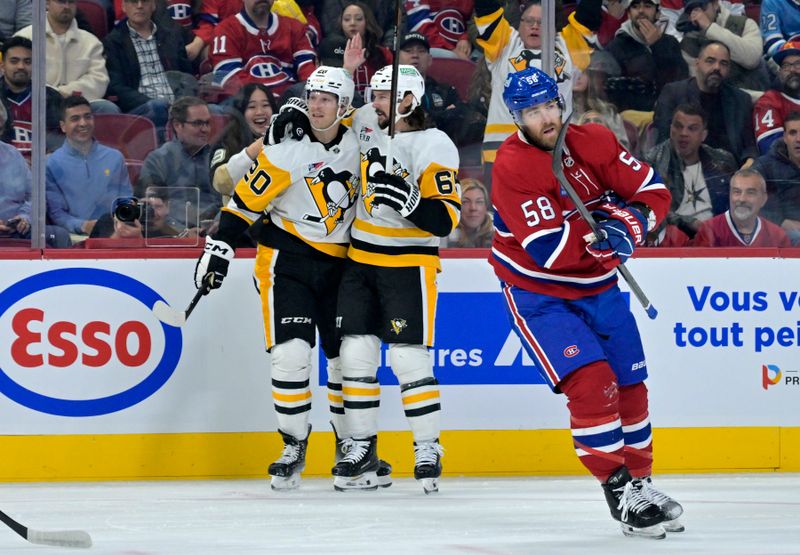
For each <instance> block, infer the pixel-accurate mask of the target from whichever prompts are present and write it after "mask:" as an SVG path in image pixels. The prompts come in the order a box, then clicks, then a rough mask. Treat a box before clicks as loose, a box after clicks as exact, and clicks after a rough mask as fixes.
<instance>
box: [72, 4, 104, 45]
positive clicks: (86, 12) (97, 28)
mask: <svg viewBox="0 0 800 555" xmlns="http://www.w3.org/2000/svg"><path fill="white" fill-rule="evenodd" d="M78 11H79V12H80V13H81V14H83V17H84V18H86V21H87V22H88V23H89V25H90V26H91V27H92V32H93V33H94V35H95V36H96V37H97V38H98V39H100V40H103V39H104V38H105V36H106V35H107V34H108V13H107V12H106V8H105V6H104V5H103V4H101V3H100V2H99V1H98V0H78Z"/></svg>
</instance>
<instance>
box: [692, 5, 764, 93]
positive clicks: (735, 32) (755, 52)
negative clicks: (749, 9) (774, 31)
mask: <svg viewBox="0 0 800 555" xmlns="http://www.w3.org/2000/svg"><path fill="white" fill-rule="evenodd" d="M683 5H684V11H683V14H682V15H681V16H680V17H679V18H678V23H677V27H678V30H679V31H682V32H683V33H684V34H683V39H682V40H681V50H682V51H683V57H684V59H685V60H686V63H687V64H688V66H689V70H690V71H691V70H692V68H694V67H695V62H696V59H697V56H698V54H699V53H700V49H701V47H702V46H703V45H704V44H705V43H706V42H708V41H719V42H721V43H722V44H724V45H725V46H727V47H728V50H729V51H730V58H731V67H730V76H729V79H730V82H731V84H733V85H734V86H735V87H739V88H742V89H749V90H753V91H763V90H764V89H766V88H767V86H769V73H768V71H767V67H766V65H765V64H764V61H763V59H762V58H761V52H762V51H763V48H764V41H763V39H762V38H761V31H760V30H759V28H758V23H756V22H755V21H753V20H752V19H749V18H748V17H747V16H744V15H733V14H732V13H731V12H730V10H728V8H726V7H725V6H724V5H722V3H721V2H720V0H683Z"/></svg>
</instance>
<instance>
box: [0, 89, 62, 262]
mask: <svg viewBox="0 0 800 555" xmlns="http://www.w3.org/2000/svg"><path fill="white" fill-rule="evenodd" d="M7 117H8V114H7V113H6V108H5V106H4V105H3V104H2V103H0V127H2V126H3V123H4V122H5V121H6V118H7ZM0 184H2V186H0V238H9V239H26V240H29V239H30V238H31V170H30V168H29V167H28V164H27V163H26V162H25V158H23V157H22V154H20V153H19V151H18V150H17V149H16V148H14V147H13V146H11V145H9V144H7V143H3V142H0ZM45 241H46V243H47V245H48V246H50V247H56V248H61V247H69V246H70V245H71V244H72V242H71V241H70V238H69V233H67V230H66V229H64V228H61V227H58V226H54V225H48V226H45Z"/></svg>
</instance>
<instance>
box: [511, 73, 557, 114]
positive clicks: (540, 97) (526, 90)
mask: <svg viewBox="0 0 800 555" xmlns="http://www.w3.org/2000/svg"><path fill="white" fill-rule="evenodd" d="M552 100H558V101H559V102H561V96H560V95H559V93H558V85H556V82H555V80H554V79H553V78H552V77H550V76H549V75H547V74H546V73H545V72H544V71H542V70H541V69H539V68H536V67H529V68H526V69H523V70H521V71H517V72H515V73H509V74H508V77H506V83H505V85H504V87H503V102H505V104H506V107H507V108H508V111H509V112H511V115H512V116H513V117H514V121H516V122H517V124H519V123H520V122H521V120H520V118H519V115H520V113H521V112H522V110H524V109H525V108H530V107H531V106H537V105H539V104H545V103H547V102H550V101H552Z"/></svg>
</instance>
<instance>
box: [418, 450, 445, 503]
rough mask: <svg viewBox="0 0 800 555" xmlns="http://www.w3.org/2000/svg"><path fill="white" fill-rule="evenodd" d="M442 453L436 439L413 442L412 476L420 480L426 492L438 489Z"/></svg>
mask: <svg viewBox="0 0 800 555" xmlns="http://www.w3.org/2000/svg"><path fill="white" fill-rule="evenodd" d="M443 454H444V449H443V448H442V446H441V445H440V444H439V440H438V439H434V440H432V441H421V442H419V443H414V478H416V479H417V480H419V481H420V482H422V489H423V490H424V491H425V493H426V494H428V493H434V492H437V491H439V476H441V475H442V455H443Z"/></svg>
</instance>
